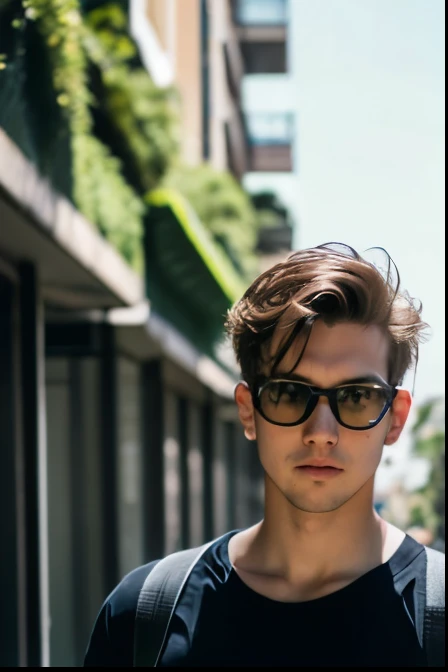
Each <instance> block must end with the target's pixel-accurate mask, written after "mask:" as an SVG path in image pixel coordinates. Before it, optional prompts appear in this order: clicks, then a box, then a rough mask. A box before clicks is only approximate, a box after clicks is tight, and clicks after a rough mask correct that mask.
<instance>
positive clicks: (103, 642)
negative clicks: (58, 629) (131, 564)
mask: <svg viewBox="0 0 448 672" xmlns="http://www.w3.org/2000/svg"><path fill="white" fill-rule="evenodd" d="M157 563H158V560H155V561H153V562H150V563H148V564H146V565H141V566H140V567H137V568H136V569H134V570H132V571H131V572H129V573H128V574H126V576H125V577H124V578H123V579H122V580H121V581H120V583H119V584H118V585H117V586H116V587H115V588H114V590H113V591H112V592H111V593H110V594H109V595H108V597H107V598H106V599H105V601H104V602H103V605H102V607H101V609H100V611H99V612H98V615H97V617H96V621H95V624H94V626H93V630H92V633H91V636H90V640H89V643H88V647H87V651H86V654H85V658H84V667H103V666H112V667H129V666H131V667H132V664H133V660H132V658H133V640H134V623H135V615H136V612H137V603H138V598H139V594H140V590H141V587H142V586H143V583H144V581H145V579H146V577H147V576H148V574H149V573H150V572H151V570H152V569H153V568H154V567H155V565H156V564H157Z"/></svg>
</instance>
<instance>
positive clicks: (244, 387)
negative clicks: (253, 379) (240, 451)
mask: <svg viewBox="0 0 448 672" xmlns="http://www.w3.org/2000/svg"><path fill="white" fill-rule="evenodd" d="M235 401H236V404H237V406H238V415H239V418H240V421H241V424H242V425H243V429H244V436H245V437H246V439H248V440H249V441H255V439H256V438H257V433H256V430H255V409H254V405H253V403H252V395H251V393H250V390H249V386H248V384H247V383H246V382H245V381H241V382H240V383H238V385H237V386H236V388H235Z"/></svg>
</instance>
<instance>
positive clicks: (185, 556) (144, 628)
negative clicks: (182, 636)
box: [134, 539, 216, 667]
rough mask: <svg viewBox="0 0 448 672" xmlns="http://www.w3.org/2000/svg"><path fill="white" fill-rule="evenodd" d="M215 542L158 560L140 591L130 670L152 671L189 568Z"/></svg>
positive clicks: (188, 573)
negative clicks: (151, 668) (132, 666)
mask: <svg viewBox="0 0 448 672" xmlns="http://www.w3.org/2000/svg"><path fill="white" fill-rule="evenodd" d="M215 541H216V539H215V540H213V541H210V542H208V543H207V544H204V545H202V546H198V547H197V548H189V549H187V550H185V551H177V552H176V553H172V554H171V555H168V556H166V557H165V558H163V559H162V560H160V561H159V562H158V563H157V564H156V565H155V566H154V567H153V569H152V570H151V571H150V573H149V574H148V576H147V577H146V579H145V582H144V584H143V586H142V588H141V590H140V594H139V598H138V603H137V612H136V616H135V625H134V667H156V666H157V663H158V661H159V658H160V654H161V652H162V648H163V645H164V644H165V640H166V637H167V634H168V628H169V626H170V623H171V619H172V617H173V614H174V610H175V607H176V604H177V602H178V600H179V597H180V595H181V593H182V590H183V588H184V586H185V583H186V581H187V579H188V577H189V576H190V573H191V571H192V569H193V567H194V566H195V565H196V563H197V562H198V560H199V559H200V558H201V557H202V555H203V554H204V553H205V551H206V550H207V549H208V548H209V547H210V546H211V545H212V544H213V543H215Z"/></svg>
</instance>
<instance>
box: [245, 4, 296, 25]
mask: <svg viewBox="0 0 448 672" xmlns="http://www.w3.org/2000/svg"><path fill="white" fill-rule="evenodd" d="M236 20H237V22H238V23H241V24H244V25H257V26H263V25H270V26H272V25H276V26H278V25H284V24H285V23H286V22H287V0H239V1H238V3H237V6H236Z"/></svg>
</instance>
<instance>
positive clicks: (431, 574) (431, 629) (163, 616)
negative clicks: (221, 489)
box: [134, 537, 445, 667]
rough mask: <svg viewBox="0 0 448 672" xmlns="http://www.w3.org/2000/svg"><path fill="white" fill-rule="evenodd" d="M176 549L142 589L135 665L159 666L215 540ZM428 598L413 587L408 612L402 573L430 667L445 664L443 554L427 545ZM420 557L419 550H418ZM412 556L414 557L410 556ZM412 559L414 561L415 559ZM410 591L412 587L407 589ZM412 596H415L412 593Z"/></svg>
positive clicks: (399, 588)
mask: <svg viewBox="0 0 448 672" xmlns="http://www.w3.org/2000/svg"><path fill="white" fill-rule="evenodd" d="M219 539H221V537H219ZM219 539H215V540H213V541H211V542H209V543H207V544H204V545H203V546H199V547H197V548H190V549H187V550H185V551H177V552H175V553H172V554H171V555H168V556H167V557H165V558H164V559H163V560H160V561H159V562H158V563H157V564H156V565H155V566H154V567H153V569H152V570H151V571H150V573H149V574H148V576H147V577H146V579H145V582H144V584H143V586H142V588H141V590H140V594H139V599H138V604H137V612H136V619H135V627H134V667H157V663H158V662H159V658H160V655H161V653H162V650H163V646H164V644H165V641H166V637H167V635H168V629H169V626H170V622H171V618H172V616H173V613H174V610H175V607H176V604H177V602H178V600H179V597H180V595H181V593H182V590H183V588H184V586H185V583H186V581H187V579H188V577H189V575H190V573H191V571H192V570H193V568H194V566H195V565H196V563H197V562H198V560H199V559H200V558H201V557H202V556H203V555H204V553H205V551H206V550H207V549H208V548H209V547H210V546H211V545H212V544H214V543H215V542H217V541H219ZM425 553H426V577H425V578H426V603H425V604H422V602H423V598H424V592H422V593H421V592H420V591H415V595H414V597H415V598H416V600H417V602H416V604H415V610H414V611H415V619H413V618H412V616H411V613H410V609H409V606H408V604H407V599H408V598H407V597H406V596H405V589H406V588H407V587H408V585H409V584H407V585H400V573H399V574H398V575H397V577H395V579H394V583H395V589H396V590H397V592H398V593H399V594H400V595H401V596H402V598H403V603H404V606H405V609H406V612H407V614H408V616H409V618H410V619H411V621H412V624H413V625H414V627H415V629H416V632H417V636H418V640H419V642H420V645H421V646H423V649H424V652H425V654H426V658H427V662H428V667H444V666H445V554H444V553H441V552H440V551H436V550H434V549H432V548H428V547H426V546H425ZM417 557H419V556H417ZM414 560H415V559H414ZM413 562H414V561H413ZM411 596H412V593H411ZM412 599H413V598H412Z"/></svg>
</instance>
